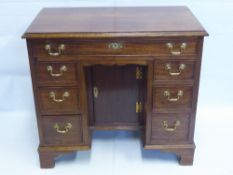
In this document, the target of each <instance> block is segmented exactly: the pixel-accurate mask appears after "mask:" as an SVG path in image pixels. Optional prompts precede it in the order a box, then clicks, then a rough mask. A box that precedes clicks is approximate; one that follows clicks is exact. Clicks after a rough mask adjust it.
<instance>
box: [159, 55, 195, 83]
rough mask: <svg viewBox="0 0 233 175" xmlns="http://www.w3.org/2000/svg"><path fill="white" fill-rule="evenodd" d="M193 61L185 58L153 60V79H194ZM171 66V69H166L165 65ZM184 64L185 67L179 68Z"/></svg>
mask: <svg viewBox="0 0 233 175" xmlns="http://www.w3.org/2000/svg"><path fill="white" fill-rule="evenodd" d="M195 63H196V62H194V61H187V60H167V59H166V60H156V61H155V72H154V77H155V80H168V81H170V80H192V79H194V73H195V72H194V69H195ZM167 64H169V65H170V66H171V71H169V70H167V68H166V65H167ZM182 64H184V65H185V68H184V69H183V70H181V71H180V70H179V68H180V66H181V65H182ZM179 72H181V73H180V74H179V75H173V74H172V73H179Z"/></svg>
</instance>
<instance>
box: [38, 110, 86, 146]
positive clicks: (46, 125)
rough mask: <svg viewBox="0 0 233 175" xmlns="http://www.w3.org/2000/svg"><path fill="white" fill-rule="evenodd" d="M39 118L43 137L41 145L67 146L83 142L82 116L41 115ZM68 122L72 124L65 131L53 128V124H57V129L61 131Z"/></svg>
mask: <svg viewBox="0 0 233 175" xmlns="http://www.w3.org/2000/svg"><path fill="white" fill-rule="evenodd" d="M41 120H42V133H43V138H44V139H43V141H42V142H41V145H51V146H61V145H65V146H69V145H74V144H77V145H78V144H82V143H83V136H82V116H79V115H73V116H43V117H42V119H41ZM68 123H70V124H71V125H72V126H71V128H69V129H68V132H67V133H59V132H57V130H56V129H55V128H54V125H55V124H58V126H59V130H61V131H62V130H64V129H65V127H66V126H67V124H68Z"/></svg>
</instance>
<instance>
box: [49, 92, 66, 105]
mask: <svg viewBox="0 0 233 175" xmlns="http://www.w3.org/2000/svg"><path fill="white" fill-rule="evenodd" d="M69 96H70V93H69V92H68V91H65V92H64V93H63V94H62V98H61V99H57V98H56V94H55V92H53V91H51V92H49V97H50V98H51V99H52V100H53V101H54V102H57V103H60V102H63V101H65V100H66V99H67V98H68V97H69Z"/></svg>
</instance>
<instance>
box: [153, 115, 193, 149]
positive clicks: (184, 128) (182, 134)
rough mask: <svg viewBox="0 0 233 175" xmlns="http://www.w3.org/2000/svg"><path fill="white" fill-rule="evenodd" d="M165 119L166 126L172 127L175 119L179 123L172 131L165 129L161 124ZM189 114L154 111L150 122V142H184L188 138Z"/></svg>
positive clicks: (186, 141)
mask: <svg viewBox="0 0 233 175" xmlns="http://www.w3.org/2000/svg"><path fill="white" fill-rule="evenodd" d="M164 121H166V122H167V124H168V128H174V126H175V123H176V122H177V121H179V122H180V125H179V126H177V128H176V129H175V130H174V131H167V130H166V128H165V127H164V125H163V122H164ZM189 124H190V116H189V114H184V113H155V114H153V116H152V122H151V127H152V129H151V143H152V144H171V145H172V144H184V143H188V140H189V138H188V137H189Z"/></svg>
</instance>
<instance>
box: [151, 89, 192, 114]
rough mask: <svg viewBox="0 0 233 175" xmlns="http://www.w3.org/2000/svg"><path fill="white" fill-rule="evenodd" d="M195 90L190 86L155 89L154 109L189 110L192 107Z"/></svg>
mask: <svg viewBox="0 0 233 175" xmlns="http://www.w3.org/2000/svg"><path fill="white" fill-rule="evenodd" d="M192 94H193V89H192V87H189V86H174V87H171V86H168V87H154V88H153V109H154V110H157V109H159V108H166V109H187V108H188V109H189V108H191V107H192Z"/></svg>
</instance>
